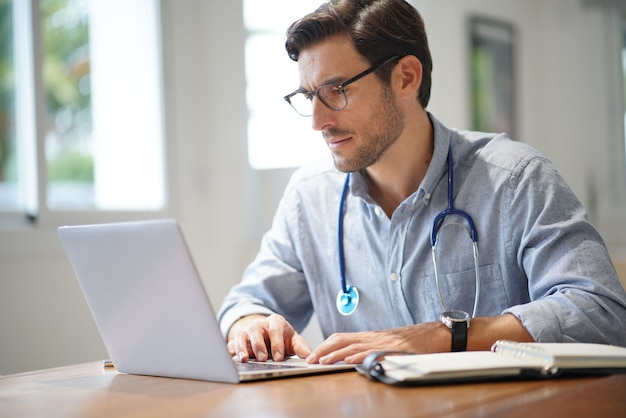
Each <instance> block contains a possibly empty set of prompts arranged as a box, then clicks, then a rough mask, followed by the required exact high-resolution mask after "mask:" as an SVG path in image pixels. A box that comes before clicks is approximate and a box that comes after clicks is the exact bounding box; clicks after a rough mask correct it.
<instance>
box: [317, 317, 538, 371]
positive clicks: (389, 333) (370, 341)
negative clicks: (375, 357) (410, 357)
mask: <svg viewBox="0 0 626 418" xmlns="http://www.w3.org/2000/svg"><path fill="white" fill-rule="evenodd" d="M451 338H452V336H451V333H450V329H449V328H448V327H446V326H445V325H444V324H442V323H441V322H439V321H437V322H424V323H422V324H418V325H409V326H405V327H401V328H393V329H389V330H384V331H363V332H350V333H336V334H333V335H331V336H330V337H328V339H326V341H324V342H323V343H321V344H320V345H319V346H318V347H317V348H316V349H315V350H314V351H313V352H312V353H311V355H310V356H308V357H307V362H309V363H321V364H331V363H336V362H338V361H342V360H343V361H345V362H346V363H353V364H359V363H362V362H363V360H365V357H367V355H368V354H371V353H374V352H376V351H400V352H405V353H416V354H421V353H437V352H446V351H450V349H451V344H452V340H451ZM498 339H508V340H513V341H522V342H530V341H533V338H532V336H531V335H530V334H529V333H528V331H527V330H526V328H524V327H523V326H522V323H521V322H520V321H519V320H518V319H517V318H516V317H515V316H513V315H511V314H506V315H499V316H493V317H482V318H474V319H473V320H472V322H471V325H470V328H469V329H468V340H467V349H468V350H489V348H490V347H491V345H492V344H493V343H494V342H496V340H498Z"/></svg>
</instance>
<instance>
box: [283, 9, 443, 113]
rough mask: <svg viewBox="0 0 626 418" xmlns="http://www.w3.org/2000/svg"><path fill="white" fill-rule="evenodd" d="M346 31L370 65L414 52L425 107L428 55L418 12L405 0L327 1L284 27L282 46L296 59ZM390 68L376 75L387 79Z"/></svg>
mask: <svg viewBox="0 0 626 418" xmlns="http://www.w3.org/2000/svg"><path fill="white" fill-rule="evenodd" d="M344 33H345V34H347V35H349V36H350V37H351V38H352V42H354V45H355V47H356V49H357V51H358V52H359V53H360V54H361V55H363V56H364V57H365V58H366V59H367V60H368V61H369V63H370V64H371V65H376V64H380V63H382V62H384V61H385V60H386V59H389V58H391V57H393V56H394V55H397V56H400V57H403V56H406V55H414V56H416V57H417V59H419V60H420V62H421V63H422V67H423V71H422V84H421V86H420V91H419V93H418V99H419V101H420V103H421V104H422V106H423V107H424V108H426V105H427V104H428V101H429V100H430V87H431V72H432V67H433V64H432V58H431V56H430V50H429V49H428V39H427V38H426V29H425V27H424V21H423V20H422V17H421V15H420V14H419V12H418V11H417V10H415V8H414V7H413V6H411V5H410V4H409V3H407V2H406V1H405V0H330V1H329V2H327V3H324V4H322V5H321V6H320V7H319V8H318V9H317V10H316V11H314V12H312V13H310V14H308V15H306V16H304V17H303V18H302V19H300V20H297V21H296V22H294V23H293V24H292V25H291V26H290V27H289V29H287V39H286V41H285V48H286V49H287V53H288V54H289V57H290V58H291V59H292V60H294V61H297V60H298V55H299V54H300V51H302V50H303V49H306V48H307V47H309V46H311V45H313V44H315V43H317V42H320V41H322V40H324V39H326V38H327V37H329V36H332V35H338V34H344ZM390 75H391V67H383V68H382V69H381V70H380V71H379V72H378V76H379V77H380V78H381V79H382V80H383V81H385V82H389V79H390Z"/></svg>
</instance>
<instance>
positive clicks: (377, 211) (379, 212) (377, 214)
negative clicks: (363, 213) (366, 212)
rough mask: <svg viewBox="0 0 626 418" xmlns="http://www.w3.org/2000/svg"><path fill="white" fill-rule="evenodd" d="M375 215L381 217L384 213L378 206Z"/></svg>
mask: <svg viewBox="0 0 626 418" xmlns="http://www.w3.org/2000/svg"><path fill="white" fill-rule="evenodd" d="M374 213H375V214H376V216H380V215H381V214H382V213H383V212H382V211H381V210H380V208H379V207H378V206H376V207H375V208H374Z"/></svg>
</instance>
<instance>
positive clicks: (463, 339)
mask: <svg viewBox="0 0 626 418" xmlns="http://www.w3.org/2000/svg"><path fill="white" fill-rule="evenodd" d="M439 319H440V320H441V322H442V323H443V324H444V325H445V326H446V327H447V328H448V329H449V330H450V335H451V344H450V351H465V350H467V334H468V333H467V331H468V328H469V326H470V320H471V317H470V315H469V314H468V313H467V312H464V311H446V312H443V313H442V314H441V315H440V316H439Z"/></svg>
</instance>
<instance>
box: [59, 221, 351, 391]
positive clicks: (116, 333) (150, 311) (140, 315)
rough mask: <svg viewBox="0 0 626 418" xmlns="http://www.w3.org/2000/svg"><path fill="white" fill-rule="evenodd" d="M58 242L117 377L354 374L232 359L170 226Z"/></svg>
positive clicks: (65, 232) (118, 228) (91, 229)
mask: <svg viewBox="0 0 626 418" xmlns="http://www.w3.org/2000/svg"><path fill="white" fill-rule="evenodd" d="M58 235H59V238H60V240H61V243H62V245H63V248H64V249H65V252H66V254H67V257H68V259H69V261H70V263H71V265H72V267H73V269H74V272H75V274H76V277H77V279H78V282H79V284H80V287H81V289H82V291H83V294H84V296H85V299H86V301H87V304H88V306H89V308H90V310H91V313H92V315H93V318H94V320H95V323H96V326H97V328H98V331H99V332H100V335H101V337H102V341H103V342H104V345H105V347H106V349H107V351H108V353H109V356H110V357H111V360H112V361H113V364H114V365H115V367H116V369H117V370H118V371H120V372H122V373H130V374H139V375H149V376H162V377H172V378H184V379H196V380H207V381H214V382H226V383H238V382H244V381H254V380H261V379H269V378H277V377H288V376H302V375H310V374H316V373H328V372H337V371H348V370H354V366H353V365H348V364H345V363H340V364H334V365H319V364H307V363H306V362H305V361H304V360H302V359H297V358H290V359H287V360H285V361H283V362H272V361H268V362H248V363H241V362H237V361H235V360H233V358H232V357H231V355H230V353H229V352H228V349H227V348H226V343H225V341H224V337H223V336H222V334H221V331H220V328H219V325H218V321H217V317H216V315H215V312H214V311H213V308H212V306H211V303H210V300H209V298H208V296H207V293H206V291H205V289H204V287H203V285H202V281H201V280H200V277H199V275H198V273H197V270H196V268H195V266H194V263H193V261H192V258H191V256H190V253H189V251H188V248H187V245H186V244H185V240H184V238H183V234H182V232H181V229H180V227H179V226H178V224H177V222H176V221H175V220H171V219H160V220H149V221H135V222H121V223H109V224H99V225H81V226H63V227H60V228H59V229H58ZM216 280H219V278H216ZM240 367H242V368H245V370H239V368H240Z"/></svg>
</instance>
